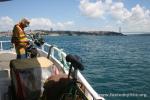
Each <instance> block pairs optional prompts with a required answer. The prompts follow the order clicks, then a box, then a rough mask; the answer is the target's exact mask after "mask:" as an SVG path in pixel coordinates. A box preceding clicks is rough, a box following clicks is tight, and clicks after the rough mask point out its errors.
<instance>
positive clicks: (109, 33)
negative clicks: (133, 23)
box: [0, 30, 150, 36]
mask: <svg viewBox="0 0 150 100" xmlns="http://www.w3.org/2000/svg"><path fill="white" fill-rule="evenodd" d="M26 33H39V34H41V35H49V36H63V35H66V36H81V35H95V36H150V32H149V33H141V34H132V33H131V34H125V33H119V32H113V31H47V30H34V31H29V30H28V31H26ZM11 35H12V32H11V31H8V32H0V36H11Z"/></svg>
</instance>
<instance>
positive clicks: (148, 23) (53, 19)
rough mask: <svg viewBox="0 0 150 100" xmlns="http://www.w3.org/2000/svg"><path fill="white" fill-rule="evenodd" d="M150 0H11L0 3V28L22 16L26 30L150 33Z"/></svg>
mask: <svg viewBox="0 0 150 100" xmlns="http://www.w3.org/2000/svg"><path fill="white" fill-rule="evenodd" d="M149 4H150V0H12V1H8V2H0V31H6V30H12V28H13V25H14V24H16V23H17V22H19V21H20V20H21V19H22V18H24V17H25V18H28V19H29V20H30V21H31V24H30V27H29V28H28V29H46V30H50V28H53V29H54V30H75V31H101V30H103V31H106V30H107V31H118V29H119V27H121V29H122V31H123V32H125V31H126V32H150V6H149Z"/></svg>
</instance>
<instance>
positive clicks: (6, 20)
mask: <svg viewBox="0 0 150 100" xmlns="http://www.w3.org/2000/svg"><path fill="white" fill-rule="evenodd" d="M13 25H14V21H13V19H11V18H10V17H8V16H4V17H0V31H4V30H12V28H13Z"/></svg>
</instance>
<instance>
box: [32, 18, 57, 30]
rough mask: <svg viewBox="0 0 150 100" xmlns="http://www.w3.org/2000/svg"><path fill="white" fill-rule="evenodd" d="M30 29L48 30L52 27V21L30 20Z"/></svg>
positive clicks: (43, 19)
mask: <svg viewBox="0 0 150 100" xmlns="http://www.w3.org/2000/svg"><path fill="white" fill-rule="evenodd" d="M30 21H31V22H30V23H31V24H30V26H31V27H30V28H31V29H33V30H34V29H44V30H50V28H52V27H53V26H54V25H53V23H52V21H51V20H50V19H48V18H32V19H30Z"/></svg>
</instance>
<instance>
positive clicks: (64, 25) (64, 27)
mask: <svg viewBox="0 0 150 100" xmlns="http://www.w3.org/2000/svg"><path fill="white" fill-rule="evenodd" d="M73 25H74V22H73V21H67V22H63V23H62V22H58V23H57V24H56V25H55V27H57V28H58V29H61V30H67V29H69V28H68V27H70V26H73Z"/></svg>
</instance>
